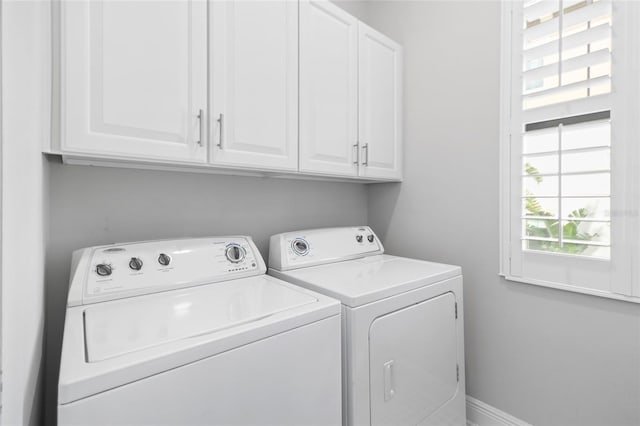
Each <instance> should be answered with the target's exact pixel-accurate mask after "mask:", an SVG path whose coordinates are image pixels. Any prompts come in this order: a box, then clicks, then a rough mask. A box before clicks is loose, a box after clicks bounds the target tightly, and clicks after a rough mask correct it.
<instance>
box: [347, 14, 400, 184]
mask: <svg viewBox="0 0 640 426" xmlns="http://www.w3.org/2000/svg"><path fill="white" fill-rule="evenodd" d="M358 26H359V37H358V38H359V41H358V60H359V67H358V68H359V93H358V96H359V109H358V122H359V125H358V129H359V136H358V138H359V141H360V170H359V175H360V176H361V177H366V178H382V179H400V178H401V177H402V48H401V47H400V45H399V44H397V43H396V42H394V41H393V40H391V39H389V38H388V37H386V36H384V35H382V34H380V33H379V32H377V31H375V30H374V29H372V28H370V27H368V26H366V25H364V24H363V23H359V24H358Z"/></svg>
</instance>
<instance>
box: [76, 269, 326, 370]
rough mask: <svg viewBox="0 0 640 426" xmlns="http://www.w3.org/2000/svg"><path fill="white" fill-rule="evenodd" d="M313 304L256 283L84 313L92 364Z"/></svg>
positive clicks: (285, 289) (268, 284) (294, 293)
mask: <svg viewBox="0 0 640 426" xmlns="http://www.w3.org/2000/svg"><path fill="white" fill-rule="evenodd" d="M314 302H317V299H316V298H315V297H313V296H311V295H310V294H308V293H303V292H301V291H298V290H295V289H292V288H289V287H285V286H283V285H281V284H279V283H277V282H273V281H268V280H266V279H253V280H241V281H226V282H221V283H217V284H214V285H209V286H205V287H201V288H197V289H193V290H187V291H174V292H167V293H162V294H156V295H152V296H148V297H135V298H130V299H126V300H123V301H122V302H120V303H112V304H98V305H94V306H91V307H88V308H87V309H86V310H85V311H84V328H85V336H86V352H87V361H88V362H97V361H102V360H105V359H108V358H113V357H116V356H119V355H123V354H126V353H129V352H135V351H139V350H141V349H145V348H149V347H152V346H156V345H160V344H163V343H167V342H171V341H175V340H180V339H185V338H188V337H193V336H198V335H203V334H208V333H213V332H216V331H220V330H224V329H226V328H231V327H235V326H238V325H240V324H245V323H249V322H252V321H257V320H259V319H262V318H265V317H268V316H270V315H273V314H275V313H277V312H281V311H284V310H287V309H293V308H296V307H298V306H302V305H306V304H309V303H314Z"/></svg>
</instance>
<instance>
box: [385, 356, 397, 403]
mask: <svg viewBox="0 0 640 426" xmlns="http://www.w3.org/2000/svg"><path fill="white" fill-rule="evenodd" d="M394 363H395V361H394V360H391V361H387V362H385V363H384V365H383V369H384V400H385V402H386V401H389V400H390V399H391V398H393V396H394V395H395V394H396V391H395V383H394V382H395V378H394V374H393V373H394Z"/></svg>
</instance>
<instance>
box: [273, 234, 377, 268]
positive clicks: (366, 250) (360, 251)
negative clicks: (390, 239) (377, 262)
mask: <svg viewBox="0 0 640 426" xmlns="http://www.w3.org/2000/svg"><path fill="white" fill-rule="evenodd" d="M383 252H384V248H383V247H382V244H381V243H380V241H379V240H378V237H377V236H376V235H375V233H374V232H373V230H372V229H371V228H369V227H368V226H357V227H344V228H325V229H311V230H306V231H294V232H285V233H283V234H278V235H274V236H272V237H271V241H270V245H269V267H270V268H274V269H277V270H281V271H284V270H287V269H295V268H301V267H303V266H313V265H320V264H324V263H331V262H340V261H343V260H349V259H357V258H361V257H366V256H372V255H376V254H382V253H383Z"/></svg>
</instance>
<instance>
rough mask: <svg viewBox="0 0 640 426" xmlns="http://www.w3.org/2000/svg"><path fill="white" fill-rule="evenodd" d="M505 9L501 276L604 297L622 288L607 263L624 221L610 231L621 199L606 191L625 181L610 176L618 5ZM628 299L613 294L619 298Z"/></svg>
mask: <svg viewBox="0 0 640 426" xmlns="http://www.w3.org/2000/svg"><path fill="white" fill-rule="evenodd" d="M506 4H507V6H505V7H507V8H508V14H507V15H505V16H506V17H505V19H504V21H503V25H507V26H508V29H509V31H507V32H506V33H505V34H506V36H505V37H507V38H508V40H505V41H504V42H503V43H504V44H503V75H502V79H503V99H502V103H503V125H504V126H503V127H505V128H506V129H507V131H506V132H505V133H504V136H503V138H504V139H507V142H506V145H507V149H506V151H507V153H506V154H504V155H503V160H502V161H503V163H505V164H503V170H505V172H504V173H503V174H502V179H503V181H504V182H503V187H504V188H506V190H504V191H503V192H502V194H503V213H502V214H503V222H502V226H503V247H502V250H503V253H504V255H503V267H502V269H503V274H504V275H505V276H506V277H507V278H511V279H515V280H519V281H526V282H531V283H536V284H542V285H547V286H551V287H557V288H563V289H567V290H574V291H581V292H586V293H591V294H600V295H611V294H612V293H613V290H612V289H615V288H628V287H626V286H622V287H621V286H616V285H615V284H614V283H613V282H612V276H613V274H612V271H613V267H612V262H611V260H612V256H613V254H612V253H616V250H612V244H613V242H612V239H613V240H615V237H613V238H612V235H614V236H615V235H617V234H621V232H620V229H619V228H617V230H616V228H615V226H618V227H619V226H620V224H621V223H623V222H624V221H620V222H619V223H618V224H617V225H616V220H617V218H616V215H615V214H612V212H614V211H615V208H616V206H617V205H618V204H616V203H620V200H619V199H616V198H615V196H614V197H613V198H612V193H616V194H620V193H622V192H624V191H620V185H621V184H620V183H618V184H617V185H618V186H617V189H616V190H615V191H612V176H613V177H614V178H615V179H614V180H616V179H617V181H619V182H621V181H623V180H624V179H619V178H620V177H623V172H624V170H623V167H620V168H616V169H613V170H612V152H616V149H618V151H617V152H619V153H622V152H624V151H625V150H624V149H621V148H624V146H621V145H620V144H626V143H627V141H626V140H624V138H622V139H621V138H617V139H616V138H615V137H613V135H614V134H615V133H616V130H615V126H616V120H615V112H614V110H615V109H616V106H615V105H614V104H615V102H616V100H615V99H616V98H615V97H614V90H613V89H614V88H615V87H616V84H619V83H621V81H622V80H616V73H615V70H616V68H615V67H614V64H615V58H616V50H615V49H614V47H615V46H619V44H616V43H623V44H624V43H625V42H627V41H629V40H620V35H622V38H624V34H623V33H624V31H620V32H618V38H619V40H617V42H616V43H614V34H615V31H614V29H616V28H617V27H615V25H616V16H624V11H623V10H622V9H624V7H623V8H622V9H620V8H617V6H618V5H617V4H615V3H612V1H611V0H580V1H578V0H527V1H516V2H506ZM616 10H617V12H616ZM616 13H618V15H616ZM638 16H640V14H639V15H638ZM625 19H626V18H625ZM638 21H639V22H637V24H638V25H640V20H638ZM626 26H627V24H626V21H625V25H621V27H626ZM505 46H506V48H505ZM636 47H637V48H640V43H638V45H637V46H636ZM626 51H627V52H628V51H630V49H628V50H626ZM505 52H506V54H505ZM617 58H618V59H620V57H617ZM620 62H624V61H620ZM505 64H506V65H505ZM622 74H624V73H622ZM636 78H638V79H640V74H638V75H637V76H636ZM505 83H506V84H505ZM618 99H619V98H618ZM505 105H506V106H505ZM619 133H623V132H619ZM616 144H619V145H618V146H617V145H616ZM613 163H614V164H615V161H613ZM638 166H639V167H640V161H639V162H638ZM616 176H617V178H616ZM613 265H614V266H615V267H617V268H619V267H621V266H620V263H619V262H618V263H615V262H614V263H613ZM623 275H624V274H622V275H621V274H618V276H623ZM629 279H631V277H630V276H629ZM634 291H637V290H634ZM631 293H632V292H631V291H629V292H627V294H621V295H619V296H620V298H625V300H626V298H627V296H632V297H633V296H635V294H631ZM637 296H640V294H638V295H637ZM639 300H640V299H639Z"/></svg>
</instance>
